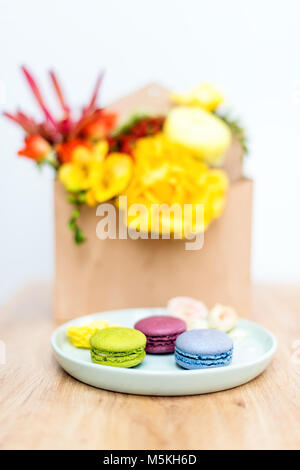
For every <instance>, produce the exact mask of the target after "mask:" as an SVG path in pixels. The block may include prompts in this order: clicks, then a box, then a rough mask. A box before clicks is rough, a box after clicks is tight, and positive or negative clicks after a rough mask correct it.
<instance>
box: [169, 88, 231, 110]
mask: <svg viewBox="0 0 300 470" xmlns="http://www.w3.org/2000/svg"><path fill="white" fill-rule="evenodd" d="M171 99H172V101H174V103H177V104H182V105H188V106H200V107H201V108H204V109H206V111H214V110H215V109H216V108H217V107H218V106H219V105H220V104H221V103H223V101H224V96H223V95H222V94H221V93H220V91H219V90H217V88H215V87H214V86H213V85H212V84H211V83H202V84H200V85H197V86H195V87H194V88H193V89H192V90H190V91H189V92H187V93H182V94H180V93H172V94H171Z"/></svg>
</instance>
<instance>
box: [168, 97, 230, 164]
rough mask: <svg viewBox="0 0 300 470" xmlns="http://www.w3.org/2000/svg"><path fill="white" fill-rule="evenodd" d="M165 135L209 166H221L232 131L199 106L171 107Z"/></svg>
mask: <svg viewBox="0 0 300 470" xmlns="http://www.w3.org/2000/svg"><path fill="white" fill-rule="evenodd" d="M164 132H165V135H166V137H167V138H168V139H169V140H170V141H172V142H173V143H176V144H178V145H181V146H182V147H184V148H186V149H188V150H190V151H191V152H193V153H194V155H195V156H197V157H198V158H200V159H201V160H203V161H205V162H206V163H209V164H211V165H216V166H218V165H220V164H221V163H222V161H223V158H224V155H225V152H226V150H227V149H228V147H229V145H230V142H231V131H230V129H229V127H228V126H227V124H225V123H224V122H223V121H222V120H221V119H219V118H218V117H216V116H214V115H212V114H211V113H209V112H207V111H205V110H204V109H201V108H195V107H194V108H193V107H188V106H178V107H176V108H173V109H171V111H170V112H169V114H168V116H167V119H166V122H165V125H164Z"/></svg>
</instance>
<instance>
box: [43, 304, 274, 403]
mask: <svg viewBox="0 0 300 470" xmlns="http://www.w3.org/2000/svg"><path fill="white" fill-rule="evenodd" d="M161 314H162V315H163V314H166V310H165V309H162V308H147V309H146V308H140V309H127V310H115V311H109V312H102V313H95V314H93V315H87V316H85V317H81V318H77V319H75V320H72V321H70V322H68V323H65V324H64V325H62V326H61V327H59V328H57V329H56V330H55V331H54V333H53V334H52V337H51V345H52V348H53V350H54V353H55V356H56V359H57V361H58V362H59V364H60V365H61V367H62V368H63V369H64V370H65V371H66V372H68V374H70V375H72V377H75V378H76V379H78V380H80V381H81V382H84V383H86V384H89V385H93V386H94V387H98V388H103V389H105V390H112V391H115V392H122V393H133V394H138V395H166V396H172V395H195V394H201V393H209V392H217V391H219V390H227V389H229V388H233V387H237V386H238V385H242V384H244V383H246V382H249V381H250V380H252V379H254V378H255V377H257V376H258V375H259V374H260V373H261V372H263V370H264V369H265V368H266V367H267V365H268V364H269V362H270V361H271V359H272V357H273V355H274V353H275V351H276V347H277V342H276V339H275V337H274V335H273V334H272V333H270V332H269V331H268V330H266V329H265V328H262V327H261V326H259V325H257V324H255V323H253V322H251V321H247V320H239V322H238V325H237V327H236V328H235V329H234V330H233V333H232V338H233V341H234V354H233V360H232V364H230V365H229V366H226V367H220V368H214V369H202V370H185V369H182V368H181V367H179V366H177V364H176V363H175V360H174V355H173V354H165V355H164V354H159V355H151V354H147V355H146V358H145V359H144V361H143V362H142V363H141V364H140V365H138V366H137V367H134V368H132V369H123V368H119V367H110V366H102V365H98V364H94V363H92V362H91V359H90V351H89V350H87V349H79V348H75V347H74V346H72V344H71V343H70V341H69V340H68V338H67V336H66V331H67V327H68V326H71V325H74V326H75V325H77V326H79V325H86V324H88V323H90V322H92V321H94V320H99V319H101V318H103V319H105V320H107V321H109V322H111V323H119V324H120V325H122V326H125V327H133V326H134V324H135V322H136V321H137V320H140V319H141V318H144V317H147V316H149V315H161Z"/></svg>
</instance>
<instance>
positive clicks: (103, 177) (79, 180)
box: [58, 140, 133, 206]
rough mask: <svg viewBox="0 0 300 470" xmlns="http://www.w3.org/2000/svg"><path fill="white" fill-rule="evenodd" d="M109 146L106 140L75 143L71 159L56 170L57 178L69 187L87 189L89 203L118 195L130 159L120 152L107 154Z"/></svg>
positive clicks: (125, 180)
mask: <svg viewBox="0 0 300 470" xmlns="http://www.w3.org/2000/svg"><path fill="white" fill-rule="evenodd" d="M108 149H109V147H108V143H107V141H105V140H103V141H100V142H98V143H97V144H95V145H91V146H83V145H78V146H76V147H75V148H74V149H73V151H72V156H71V162H69V163H64V164H63V165H62V166H61V167H60V168H59V171H58V178H59V180H60V181H61V182H62V183H63V184H64V186H65V187H66V189H67V190H68V191H71V192H77V191H86V203H87V204H88V205H90V206H94V205H95V204H97V203H99V202H104V201H108V200H110V199H112V198H113V197H115V196H117V195H119V194H120V193H121V192H122V191H124V189H126V187H127V185H128V183H129V181H130V178H131V175H132V168H133V162H132V159H131V158H130V157H129V156H128V155H126V154H122V153H111V154H109V155H107V152H108Z"/></svg>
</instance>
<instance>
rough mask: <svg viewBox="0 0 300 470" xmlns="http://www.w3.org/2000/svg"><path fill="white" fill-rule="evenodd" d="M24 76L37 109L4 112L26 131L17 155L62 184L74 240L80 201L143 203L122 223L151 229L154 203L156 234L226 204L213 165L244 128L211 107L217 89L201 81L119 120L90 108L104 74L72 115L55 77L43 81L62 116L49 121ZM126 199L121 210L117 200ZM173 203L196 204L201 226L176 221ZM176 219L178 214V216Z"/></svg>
mask: <svg viewBox="0 0 300 470" xmlns="http://www.w3.org/2000/svg"><path fill="white" fill-rule="evenodd" d="M22 71H23V73H24V76H25V78H26V80H27V82H28V84H29V86H30V88H31V90H32V92H33V95H34V97H35V99H36V101H37V103H38V105H39V107H40V109H41V111H42V113H43V116H44V118H43V120H42V121H36V120H35V119H34V118H32V117H30V116H28V115H27V114H25V113H23V112H21V111H18V112H16V113H14V114H11V113H4V114H5V116H6V117H7V118H9V119H11V120H12V121H14V122H16V123H17V124H19V125H20V126H21V127H22V128H23V130H24V131H25V133H26V135H25V142H24V147H23V148H22V149H21V150H19V152H18V154H19V155H21V156H24V157H27V158H30V159H32V160H34V161H35V162H36V164H37V165H39V166H40V165H44V164H48V165H51V166H52V167H53V168H54V170H55V173H56V176H57V178H58V179H59V180H60V181H61V183H62V184H63V185H64V187H65V189H66V193H67V197H68V200H69V202H70V203H71V204H73V205H74V211H73V212H72V217H71V219H70V220H69V228H70V230H72V231H73V232H74V240H75V242H76V243H77V244H80V243H82V242H83V241H84V240H85V236H84V233H83V231H82V230H81V229H80V227H79V225H78V218H79V216H80V208H81V206H82V205H83V204H87V205H89V206H95V205H97V204H100V203H103V202H107V201H111V202H112V203H113V204H115V205H116V206H117V207H118V208H119V210H123V211H126V212H127V210H128V207H130V205H131V204H136V203H137V204H143V205H144V207H145V208H146V210H145V212H144V214H143V217H141V216H140V217H135V216H133V215H132V214H130V213H129V211H128V213H126V223H127V226H128V227H129V228H134V229H136V230H140V231H142V232H148V231H150V227H151V222H152V221H151V218H153V217H154V216H153V212H152V210H151V208H152V206H153V205H154V204H160V205H163V207H165V208H166V210H165V212H164V210H162V211H160V213H159V216H158V217H159V220H158V225H157V227H158V231H159V233H162V234H163V233H164V232H165V231H169V232H171V233H174V234H175V235H176V232H177V230H178V227H182V225H183V227H184V233H188V232H190V231H193V232H197V231H203V230H206V229H207V227H208V226H209V225H210V223H211V222H212V221H213V220H214V219H216V218H217V217H219V216H220V215H221V213H222V211H223V208H224V205H225V202H226V192H227V188H228V178H227V176H226V173H225V172H224V171H223V170H222V169H221V168H220V166H221V165H222V163H223V159H224V155H225V153H226V150H227V149H228V147H229V145H230V142H231V139H232V136H233V135H234V136H235V137H236V138H237V139H238V140H239V141H240V142H241V144H242V146H243V147H244V149H245V150H246V147H245V136H244V131H243V129H242V128H241V127H240V126H239V125H238V123H237V122H235V121H231V120H230V119H228V117H226V116H223V115H221V114H220V112H219V111H218V107H219V105H220V104H221V103H222V102H223V96H222V95H221V93H220V92H219V91H218V90H217V89H216V88H214V87H213V86H212V85H210V84H208V83H204V84H202V85H199V86H197V87H195V88H194V89H193V90H191V91H189V92H188V93H185V94H172V95H171V96H170V99H171V100H172V101H173V103H174V106H173V107H172V108H171V109H170V111H169V112H168V113H167V114H166V115H164V116H161V115H159V116H153V115H151V116H149V115H141V114H140V115H135V116H131V117H130V118H129V120H128V121H127V122H126V123H125V124H124V123H123V125H121V126H119V125H118V116H117V114H116V113H113V112H110V111H108V110H106V109H105V108H100V107H98V105H97V97H98V93H99V89H100V86H101V83H102V78H103V76H102V75H100V77H99V78H98V80H97V82H96V86H95V89H94V91H93V94H92V97H91V99H90V101H89V103H88V104H87V106H85V107H83V109H82V111H81V114H80V116H79V117H77V118H75V116H74V113H72V112H71V108H70V106H69V104H68V103H67V101H66V99H65V96H64V93H63V91H62V88H61V86H60V84H59V81H58V78H57V76H56V74H55V73H54V72H52V71H51V72H50V79H51V82H52V85H53V87H54V90H55V92H56V96H57V99H58V102H59V104H60V107H61V109H62V114H61V116H60V117H59V118H56V117H55V116H54V115H53V114H52V113H51V111H50V110H49V108H48V107H47V105H46V103H45V101H44V99H43V97H42V94H41V92H40V89H39V87H38V85H37V83H36V81H35V79H34V78H33V76H32V75H31V73H30V72H29V71H28V70H27V68H25V67H22ZM120 196H126V197H127V204H126V207H123V205H122V201H123V199H122V198H121V197H120ZM173 204H178V205H180V206H183V205H185V204H190V205H191V206H192V207H194V206H196V205H199V204H201V205H202V206H203V208H204V222H203V223H202V224H201V226H197V225H195V222H194V220H195V219H194V218H192V222H190V223H189V224H188V225H186V222H185V221H182V220H177V219H176V217H177V218H178V217H179V216H178V215H176V214H175V213H174V214H172V215H171V214H170V211H169V210H168V208H170V207H171V206H172V205H173ZM181 217H182V216H181V215H180V218H181Z"/></svg>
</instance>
